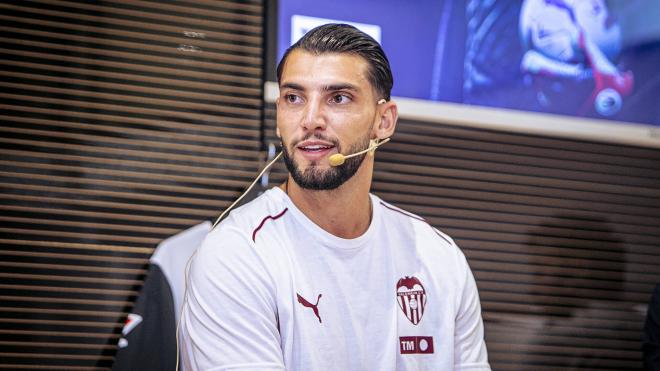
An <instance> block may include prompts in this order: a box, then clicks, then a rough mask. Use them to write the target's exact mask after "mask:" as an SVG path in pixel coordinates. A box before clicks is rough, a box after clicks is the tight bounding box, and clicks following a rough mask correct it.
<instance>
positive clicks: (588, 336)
mask: <svg viewBox="0 0 660 371" xmlns="http://www.w3.org/2000/svg"><path fill="white" fill-rule="evenodd" d="M274 117H275V109H274V105H272V104H269V105H267V107H266V118H267V120H266V122H267V125H266V126H267V127H268V132H267V136H266V139H267V140H268V141H271V142H273V143H278V140H277V138H275V135H274V126H275V122H274ZM376 156H377V161H376V169H375V174H374V184H373V188H372V189H373V192H374V193H376V194H378V195H379V196H381V197H382V198H383V199H385V200H387V201H390V202H393V203H394V204H396V205H398V206H401V207H403V208H404V209H406V210H409V211H411V212H414V213H417V214H419V215H421V216H423V217H424V218H426V219H427V220H428V221H429V222H430V223H431V224H433V225H434V226H436V227H438V228H439V229H441V230H443V231H444V232H446V233H448V234H449V235H451V236H452V237H453V238H454V239H455V240H456V241H457V243H458V244H459V245H460V246H461V248H462V249H463V251H464V252H465V254H466V256H467V258H468V260H469V262H470V265H471V267H472V269H473V272H474V274H475V277H476V279H477V284H478V286H479V290H480V295H481V303H482V308H483V317H484V321H485V325H486V340H487V345H488V350H489V357H490V361H491V365H492V367H493V370H566V369H580V370H639V369H641V366H642V364H641V352H640V347H641V334H642V326H643V320H644V316H645V315H646V305H647V304H648V302H649V299H650V294H651V292H652V290H653V287H654V285H655V283H656V282H660V150H658V149H649V148H638V147H631V146H623V145H616V144H605V143H595V142H588V141H578V140H569V139H559V138H550V137H543V136H536V135H524V134H515V133H507V132H500V131H495V130H480V129H474V128H462V127H457V126H452V125H443V124H438V123H425V122H413V121H410V120H405V119H402V120H400V121H399V124H398V128H397V133H396V134H395V135H394V137H393V139H392V142H390V143H388V144H386V145H384V146H383V147H381V148H380V149H379V150H378V152H377V154H376ZM284 175H285V169H284V166H283V165H282V164H279V165H278V166H277V167H276V168H275V169H274V170H273V173H272V175H271V180H272V181H273V182H274V183H277V182H279V181H282V180H283V179H284Z"/></svg>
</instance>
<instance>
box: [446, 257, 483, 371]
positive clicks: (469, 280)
mask: <svg viewBox="0 0 660 371" xmlns="http://www.w3.org/2000/svg"><path fill="white" fill-rule="evenodd" d="M459 264H460V265H461V266H463V270H464V273H463V274H464V285H463V290H462V293H461V298H460V304H459V309H458V313H457V314H456V330H455V333H454V369H455V370H480V371H482V370H483V371H485V370H490V365H489V364H488V352H487V351H486V342H485V341H484V325H483V320H482V318H481V304H480V303H479V293H478V291H477V284H476V282H475V281H474V276H473V275H472V271H471V270H470V267H469V265H468V263H467V260H466V259H465V257H464V256H463V254H462V253H461V257H460V263H459Z"/></svg>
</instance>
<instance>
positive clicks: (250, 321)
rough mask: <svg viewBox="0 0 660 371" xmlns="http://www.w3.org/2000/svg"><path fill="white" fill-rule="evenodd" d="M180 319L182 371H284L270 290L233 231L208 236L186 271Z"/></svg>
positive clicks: (256, 260) (246, 243)
mask: <svg viewBox="0 0 660 371" xmlns="http://www.w3.org/2000/svg"><path fill="white" fill-rule="evenodd" d="M186 296H187V297H186V299H185V303H184V309H183V312H182V318H181V335H182V344H183V349H182V353H183V365H184V366H185V367H184V369H186V370H231V369H235V368H240V369H241V370H257V369H258V370H284V363H283V360H282V351H281V349H280V336H279V331H278V328H277V307H276V301H275V286H274V284H273V281H272V279H271V276H270V275H269V273H268V270H267V268H266V267H265V265H264V262H263V260H262V259H260V257H259V255H258V253H257V252H256V250H255V248H254V245H253V244H252V241H251V240H249V239H248V238H246V237H245V236H244V235H243V234H242V233H241V231H239V230H237V229H233V228H231V227H229V228H226V227H225V228H223V227H222V226H221V227H220V229H219V230H216V231H214V232H212V233H211V234H209V236H208V237H207V239H206V240H205V241H204V243H203V244H202V246H201V247H200V249H199V250H198V252H197V253H196V256H194V257H193V261H192V263H191V266H190V271H189V274H188V287H187V293H186Z"/></svg>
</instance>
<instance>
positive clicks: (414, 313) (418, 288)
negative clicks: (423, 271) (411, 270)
mask: <svg viewBox="0 0 660 371" xmlns="http://www.w3.org/2000/svg"><path fill="white" fill-rule="evenodd" d="M396 299H397V301H398V302H399V307H400V308H401V310H402V311H403V314H405V316H406V318H408V320H409V321H410V322H412V324H413V325H417V324H418V323H419V322H420V321H421V320H422V316H423V315H424V308H425V307H426V290H424V286H423V285H422V283H421V282H420V281H419V280H418V279H417V278H416V277H405V278H401V279H400V280H399V282H397V284H396Z"/></svg>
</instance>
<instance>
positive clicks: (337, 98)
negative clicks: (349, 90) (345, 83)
mask: <svg viewBox="0 0 660 371" xmlns="http://www.w3.org/2000/svg"><path fill="white" fill-rule="evenodd" d="M331 100H332V103H335V104H346V103H349V102H350V101H351V98H350V97H349V96H348V95H345V94H335V95H333V96H332V98H331Z"/></svg>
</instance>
